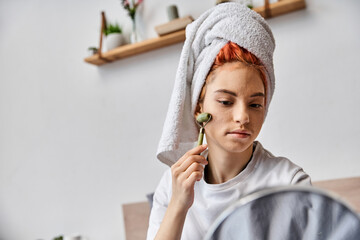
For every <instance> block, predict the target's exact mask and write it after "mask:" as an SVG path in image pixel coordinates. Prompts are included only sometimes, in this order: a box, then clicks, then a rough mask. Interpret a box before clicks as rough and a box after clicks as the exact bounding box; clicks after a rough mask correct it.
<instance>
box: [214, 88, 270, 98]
mask: <svg viewBox="0 0 360 240" xmlns="http://www.w3.org/2000/svg"><path fill="white" fill-rule="evenodd" d="M214 93H227V94H230V95H232V96H234V97H236V96H237V94H236V93H235V92H232V91H229V90H226V89H218V90H216V91H215V92H214ZM250 97H265V94H264V93H262V92H257V93H254V94H252V95H251V96H250Z"/></svg>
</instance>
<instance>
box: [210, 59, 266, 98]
mask: <svg viewBox="0 0 360 240" xmlns="http://www.w3.org/2000/svg"><path fill="white" fill-rule="evenodd" d="M210 77H211V80H210V83H209V84H208V89H209V90H211V89H212V90H215V91H216V90H217V89H219V88H224V89H227V90H232V91H236V92H240V93H242V92H244V91H245V92H253V91H256V92H264V91H265V88H264V84H263V81H262V80H261V77H260V74H259V72H258V71H257V70H256V69H254V68H253V67H250V66H246V65H244V64H243V63H240V62H235V63H225V64H224V65H223V66H220V67H218V68H217V69H216V70H215V71H214V72H213V73H212V76H210Z"/></svg>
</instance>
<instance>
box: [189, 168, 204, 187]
mask: <svg viewBox="0 0 360 240" xmlns="http://www.w3.org/2000/svg"><path fill="white" fill-rule="evenodd" d="M202 177H203V173H202V172H192V173H191V175H190V176H189V177H188V178H187V179H186V185H187V187H188V188H191V189H193V188H194V185H195V182H196V181H200V180H201V179H202Z"/></svg>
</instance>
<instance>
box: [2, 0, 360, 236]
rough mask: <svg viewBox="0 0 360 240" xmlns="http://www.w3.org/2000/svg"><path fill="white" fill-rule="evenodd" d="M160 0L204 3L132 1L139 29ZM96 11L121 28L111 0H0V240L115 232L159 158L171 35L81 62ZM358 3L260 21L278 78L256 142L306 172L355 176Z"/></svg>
mask: <svg viewBox="0 0 360 240" xmlns="http://www.w3.org/2000/svg"><path fill="white" fill-rule="evenodd" d="M171 3H176V4H177V5H178V6H179V11H180V15H182V16H184V15H187V14H190V15H192V16H193V17H198V16H199V14H200V13H202V12H203V11H205V10H206V9H208V8H210V7H211V6H212V5H213V3H214V1H206V2H205V1H201V2H200V1H191V0H184V1H171V0H167V1H160V0H145V2H144V6H143V8H142V9H141V11H140V12H141V16H142V17H141V18H140V19H139V22H140V23H143V24H144V27H143V28H142V29H141V32H142V33H143V36H144V38H149V37H155V36H156V34H155V32H154V30H153V27H154V26H155V25H158V24H161V23H164V22H166V21H167V17H166V11H165V8H166V6H167V5H170V4H171ZM100 10H105V11H106V14H107V17H108V19H109V20H118V21H119V22H120V23H121V24H122V25H123V26H124V28H125V32H126V33H128V31H129V29H130V21H129V19H128V18H127V16H126V13H125V12H124V11H123V9H122V8H121V6H120V1H117V0H104V1H96V0H91V1H89V0H88V1H72V0H63V1H55V0H47V1H45V0H27V1H25V0H15V1H10V0H0V240H30V239H33V240H35V239H51V238H52V237H54V236H56V235H58V234H70V233H74V232H78V233H81V234H82V235H85V236H87V237H88V238H89V239H90V240H96V239H98V240H100V239H106V240H115V239H123V238H124V231H123V220H122V210H121V205H122V204H123V203H128V202H133V201H144V200H145V195H146V194H147V193H149V192H151V191H153V190H154V188H155V186H156V184H157V182H158V180H159V179H160V177H161V174H162V172H163V171H164V170H165V169H166V166H164V165H162V164H161V163H159V162H158V161H157V160H156V157H155V152H156V147H157V142H158V140H159V138H160V134H161V129H162V124H163V121H164V118H165V114H166V110H167V104H168V100H169V98H170V92H171V90H172V86H173V79H174V75H175V70H176V67H177V61H178V58H179V56H180V51H181V47H182V45H181V44H176V45H173V46H170V47H166V48H162V49H159V50H156V51H152V52H149V53H144V54H141V55H138V56H134V57H130V58H128V59H124V60H121V61H117V62H115V63H112V64H108V65H105V66H102V67H96V66H92V65H89V64H86V63H84V62H83V58H84V57H85V56H86V49H87V47H88V46H91V45H96V44H97V42H98V29H99V24H100V23H99V21H100ZM359 10H360V2H359V1H357V0H347V1H335V0H332V1H329V0H314V1H308V8H307V9H306V10H305V11H299V12H296V13H292V14H288V15H284V16H280V17H277V18H274V19H271V20H270V21H269V23H270V25H271V27H272V28H273V32H274V35H275V37H276V40H277V49H276V53H275V69H276V73H275V74H276V78H277V87H276V92H275V95H274V98H273V102H272V105H271V107H270V112H269V114H268V117H267V120H266V122H265V125H264V127H263V131H262V133H261V137H260V140H261V141H262V143H263V145H264V146H265V147H267V148H268V149H271V151H272V152H273V153H274V154H276V155H284V156H287V157H289V158H290V159H292V160H293V161H294V162H296V163H297V164H299V165H301V166H303V167H304V169H305V171H307V172H308V173H309V174H310V175H311V176H312V178H313V180H321V179H331V178H341V177H350V176H359V175H360V161H359V160H358V158H359V155H360V147H359V140H358V139H359V137H360V126H359V124H358V123H359V122H360V110H359V109H360V108H359V107H358V103H359V102H360V96H359V93H360V85H359V80H360V77H359V73H358V70H359V66H360V60H359V59H360V58H359V56H358V55H359V53H360V27H359V23H360V15H359V14H358V13H359Z"/></svg>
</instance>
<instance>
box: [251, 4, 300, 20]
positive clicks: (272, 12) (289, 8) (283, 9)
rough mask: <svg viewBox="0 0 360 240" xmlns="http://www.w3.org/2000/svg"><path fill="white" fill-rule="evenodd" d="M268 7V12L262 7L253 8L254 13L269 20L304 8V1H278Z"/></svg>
mask: <svg viewBox="0 0 360 240" xmlns="http://www.w3.org/2000/svg"><path fill="white" fill-rule="evenodd" d="M269 5H270V6H269V10H266V8H265V6H262V7H256V8H254V11H256V12H257V13H259V14H260V15H261V16H263V17H264V18H270V17H276V16H279V15H283V14H285V13H289V12H293V11H297V10H301V9H304V8H306V3H305V0H279V1H278V2H275V3H271V4H269Z"/></svg>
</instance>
